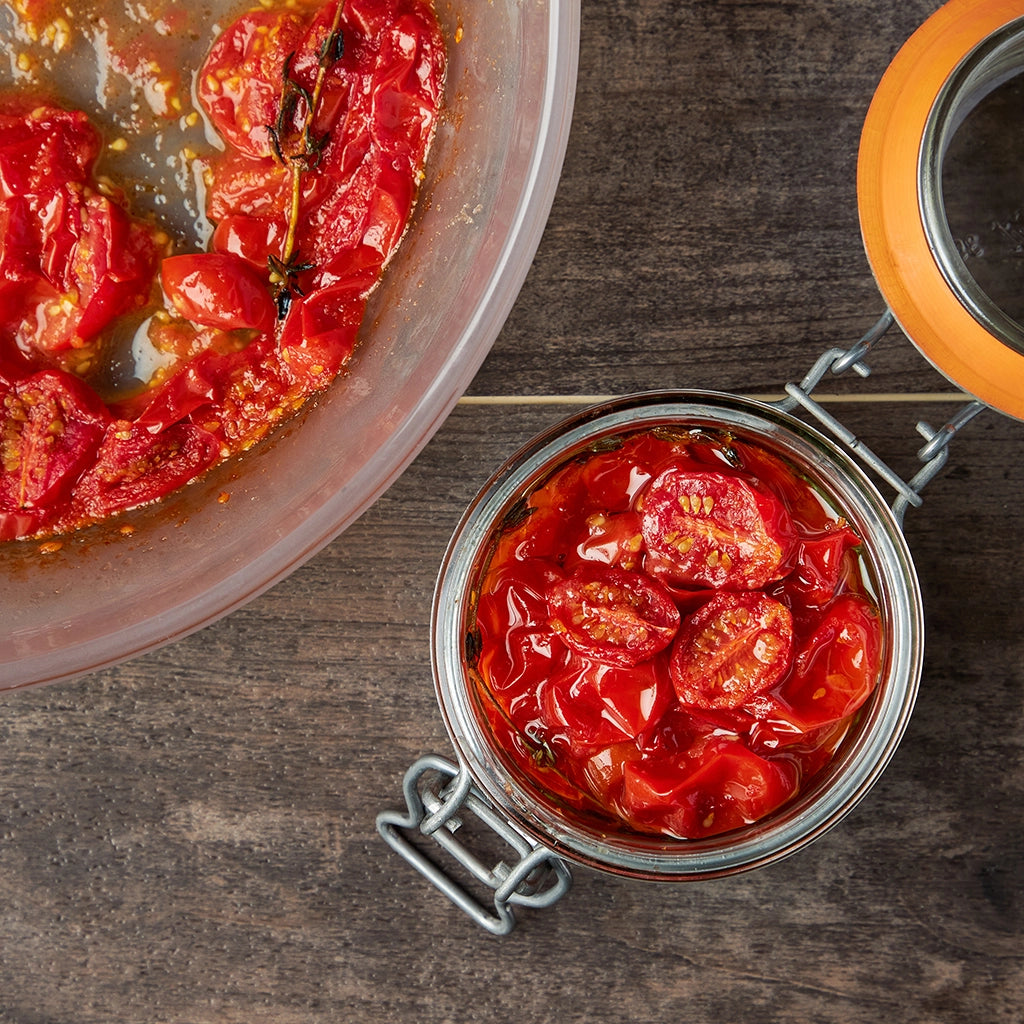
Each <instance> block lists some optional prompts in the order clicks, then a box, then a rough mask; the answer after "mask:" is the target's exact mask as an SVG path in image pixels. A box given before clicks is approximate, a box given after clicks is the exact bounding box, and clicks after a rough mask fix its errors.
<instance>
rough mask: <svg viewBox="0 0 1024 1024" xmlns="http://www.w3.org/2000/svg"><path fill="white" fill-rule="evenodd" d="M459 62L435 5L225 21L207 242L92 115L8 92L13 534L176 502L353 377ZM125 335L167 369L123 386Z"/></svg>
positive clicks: (3, 334) (5, 251) (6, 324)
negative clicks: (107, 157)
mask: <svg viewBox="0 0 1024 1024" xmlns="http://www.w3.org/2000/svg"><path fill="white" fill-rule="evenodd" d="M176 7H177V5H169V14H168V16H169V17H170V16H172V15H174V14H175V13H176V12H175V8H176ZM25 11H26V16H29V15H31V16H32V17H36V18H43V17H49V16H51V15H53V16H56V14H55V12H56V8H54V11H50V10H49V8H48V6H47V4H46V3H35V4H27V5H25ZM177 13H180V12H177ZM60 22H63V24H64V27H65V29H67V30H68V31H70V26H69V25H68V23H67V22H66V21H64V19H63V18H59V19H58V20H57V21H55V22H54V24H55V25H56V24H59V23H60ZM33 31H35V29H34V30H33ZM167 31H168V32H171V31H173V26H171V27H170V28H168V29H167ZM144 57H145V55H144V54H134V55H133V54H132V53H130V52H128V51H125V52H122V53H119V54H115V63H118V62H119V64H120V65H125V66H130V67H135V65H136V64H137V65H138V66H139V67H140V68H145V67H147V66H149V64H148V63H147V62H146V61H145V60H144ZM445 65H446V58H445V48H444V41H443V38H442V36H441V32H440V28H439V26H438V22H437V19H436V16H435V14H434V11H433V8H432V6H431V4H430V0H344V2H341V0H333V2H327V3H324V2H322V0H298V2H295V0H289V2H287V3H285V2H281V3H265V4H263V5H262V6H261V7H259V8H258V9H257V10H255V11H250V12H248V13H246V14H243V15H242V16H241V17H239V18H238V19H237V20H235V21H234V22H232V23H231V24H229V25H228V27H227V28H226V29H224V31H223V32H222V33H221V34H220V36H219V37H218V38H217V40H216V41H215V42H214V44H213V47H212V49H211V50H210V51H209V54H208V56H207V57H206V60H205V63H204V64H203V66H202V67H201V68H199V69H198V71H197V74H196V87H195V92H196V95H197V96H198V99H199V102H200V103H201V105H202V107H203V110H204V112H205V115H206V117H207V119H208V121H209V123H210V125H211V126H212V128H213V129H215V130H216V132H217V134H218V135H219V136H220V138H221V140H222V142H223V147H222V152H220V153H219V154H217V155H216V156H215V157H212V158H211V159H210V160H209V161H208V162H207V163H206V164H205V175H204V178H205V195H206V214H207V216H208V218H209V221H210V223H211V225H212V226H213V231H212V235H211V238H210V243H209V246H208V249H207V250H206V251H202V252H188V251H181V249H182V246H181V244H180V243H176V242H175V240H174V239H173V238H172V237H171V236H170V234H169V233H168V231H166V230H164V229H163V228H162V227H161V226H160V225H159V224H158V223H156V222H155V220H154V219H153V218H152V217H144V216H136V215H134V214H133V212H132V211H131V210H130V209H129V205H130V204H129V203H128V201H127V198H126V194H125V192H124V190H123V189H121V188H119V187H118V185H117V184H116V183H115V182H113V181H112V180H111V179H110V178H109V177H107V176H106V175H101V174H99V173H98V172H97V164H98V163H100V162H101V156H102V154H103V152H104V144H105V141H106V140H104V138H103V137H102V136H101V134H100V132H99V130H98V129H97V128H96V127H95V126H94V124H93V123H91V122H90V120H89V119H88V118H87V117H86V115H85V114H83V113H81V112H79V111H75V110H68V109H64V108H63V107H61V106H59V105H56V104H54V103H53V102H51V101H50V100H49V99H48V98H47V97H46V96H44V95H41V94H39V93H38V92H36V91H31V90H29V91H27V92H26V91H24V90H9V91H8V92H7V93H0V540H9V539H14V538H19V537H27V536H44V535H48V534H53V533H60V532H64V531H67V530H71V529H75V528H78V527H80V526H84V525H87V524H89V523H93V522H96V521H98V520H101V519H104V518H106V517H107V516H110V515H112V514H115V513H117V512H120V511H123V510H125V509H129V508H133V507H136V506H138V505H142V504H146V503H148V502H151V501H154V500H157V499H159V498H161V497H163V496H165V495H166V494H167V493H169V492H170V491H172V490H174V489H176V488H178V487H180V486H182V485H183V484H185V483H187V482H188V481H190V480H192V479H194V478H195V477H196V476H198V475H200V474H201V473H203V472H204V471H206V470H207V469H208V468H209V467H210V466H212V465H214V464H215V463H217V462H220V461H222V460H224V459H226V458H228V457H229V456H231V455H234V454H236V453H238V452H240V451H243V450H245V449H247V448H249V447H251V446H252V445H253V444H255V443H256V442H257V441H259V440H260V439H261V438H262V437H263V436H265V434H266V433H267V432H268V431H269V430H270V429H271V428H272V427H273V426H274V425H275V424H276V423H279V422H280V421H281V420H283V419H285V418H286V417H288V416H290V415H292V414H293V413H294V412H295V411H296V410H297V409H298V408H299V407H300V406H301V405H302V404H303V403H304V402H305V400H306V399H307V398H308V397H309V396H310V395H312V394H314V393H316V392H318V391H320V390H322V389H323V388H325V387H326V386H327V385H328V384H329V383H330V382H331V381H332V380H333V379H334V378H335V377H336V376H337V375H338V373H339V372H340V371H341V370H342V369H343V368H344V366H345V365H346V363H347V362H348V360H349V359H350V357H351V355H352V352H353V349H354V347H355V344H356V337H357V333H358V330H359V326H360V324H361V322H362V319H363V315H364V312H365V308H366V303H367V298H368V295H369V293H370V292H371V290H372V289H373V288H374V287H375V286H376V284H377V283H378V281H379V279H380V277H381V275H382V273H383V270H384V268H385V266H386V265H387V263H388V261H389V260H390V259H391V257H392V255H393V253H394V252H395V249H396V247H397V246H398V244H399V242H400V240H401V237H402V235H403V232H404V231H405V229H406V226H407V224H408V221H409V217H410V214H411V211H412V207H413V203H414V199H415V195H416V188H417V184H418V182H419V180H420V179H421V178H422V175H423V168H424V164H425V160H426V154H427V150H428V147H429V144H430V141H431V138H432V135H433V132H434V128H435V125H436V122H437V118H438V115H439V112H440V106H441V101H442V91H443V84H444V76H445ZM152 66H154V67H155V66H156V64H155V62H154V63H153V64H152ZM139 73H140V74H141V73H142V72H139ZM158 84H160V85H162V86H164V89H163V91H162V93H161V90H160V89H155V88H154V90H151V91H154V92H155V93H156V94H159V95H162V96H163V97H164V99H165V100H167V103H166V104H165V105H166V106H167V107H168V112H169V113H173V108H174V105H175V104H177V106H178V107H179V108H180V106H181V101H180V98H179V97H178V96H175V95H172V94H171V93H170V89H171V85H172V82H171V79H170V78H168V79H167V81H165V82H161V83H158ZM168 97H170V99H168ZM154 109H156V107H154ZM121 141H122V142H123V140H121ZM126 347H130V348H131V351H132V352H133V353H138V352H140V351H141V352H143V354H144V358H143V357H140V356H136V360H137V362H139V363H145V364H147V365H149V366H150V367H151V369H150V370H149V371H148V372H147V373H145V374H143V376H142V379H139V380H135V379H134V378H133V382H132V386H130V387H125V386H123V385H122V386H111V384H110V379H111V376H112V374H113V368H114V367H116V365H117V362H118V359H119V358H120V357H121V354H122V352H123V350H124V349H125V348H126Z"/></svg>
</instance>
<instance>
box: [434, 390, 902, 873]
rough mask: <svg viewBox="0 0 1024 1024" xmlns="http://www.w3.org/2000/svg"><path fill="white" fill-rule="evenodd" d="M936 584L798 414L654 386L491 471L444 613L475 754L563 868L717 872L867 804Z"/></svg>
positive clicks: (480, 768) (475, 764)
mask: <svg viewBox="0 0 1024 1024" xmlns="http://www.w3.org/2000/svg"><path fill="white" fill-rule="evenodd" d="M920 657H921V613H920V598H919V594H918V589H917V580H916V575H915V572H914V569H913V565H912V562H911V560H910V556H909V552H908V551H907V548H906V544H905V542H904V540H903V536H902V533H901V532H900V530H899V527H898V524H897V523H896V521H895V519H894V517H893V515H892V513H891V512H890V510H889V509H888V507H887V506H886V505H885V503H884V501H883V499H882V498H881V497H880V496H879V495H878V492H877V491H876V490H875V488H874V486H873V484H871V482H870V481H869V480H868V479H867V477H866V476H865V475H864V474H863V471H862V470H861V469H860V467H859V466H858V465H856V464H855V463H854V462H853V461H852V459H851V458H850V457H849V456H848V455H846V454H845V453H843V452H842V451H841V450H839V449H838V448H836V447H835V446H834V445H833V444H832V443H831V442H830V441H828V440H827V439H826V438H824V437H823V436H822V435H820V434H819V433H818V432H817V431H815V430H813V429H812V428H809V427H808V426H807V425H806V424H804V423H802V422H801V421H798V420H795V419H793V418H792V417H790V416H789V415H788V414H787V413H785V412H783V411H781V410H779V409H777V408H774V407H771V406H768V405H765V404H762V403H756V402H747V401H746V400H744V399H740V398H736V397H734V396H726V395H716V394H711V393H698V392H684V393H654V394H647V395H643V396H636V397H632V398H626V399H622V400H619V401H617V402H614V403H610V404H609V405H606V406H601V407H598V408H597V409H591V410H588V411H587V412H586V413H583V414H581V415H579V416H578V417H576V418H574V419H571V420H569V421H567V422H565V423H563V424H560V425H559V426H557V427H555V428H554V429H553V430H551V431H550V432H548V433H547V434H544V435H542V436H540V437H539V438H537V439H536V440H535V441H533V442H532V443H530V444H529V445H528V446H527V447H526V448H525V449H523V450H522V451H521V452H520V453H518V454H517V455H516V456H514V457H513V458H512V459H511V460H510V461H509V462H508V463H507V464H506V465H505V466H504V467H502V469H501V470H499V472H498V473H497V474H496V475H495V476H494V477H493V478H492V480H491V482H490V483H489V484H488V485H487V486H486V487H485V489H484V491H483V492H482V493H481V494H480V496H479V497H478V498H477V500H476V501H475V502H474V504H473V505H472V506H471V507H470V509H469V510H468V512H467V513H466V516H465V517H464V519H463V522H462V524H461V525H460V527H459V529H458V530H457V531H456V534H455V536H454V538H453V541H452V544H451V547H450V549H449V552H448V555H447V557H446V559H445V562H444V564H443V566H442V570H441V576H440V579H439V582H438V589H437V594H436V598H435V607H434V662H435V678H436V682H437V688H438V696H439V701H440V704H441V707H442V711H443V713H444V715H445V719H446V723H447V725H448V729H449V732H450V734H451V736H452V739H453V742H454V743H455V746H456V749H457V751H458V753H459V756H460V760H462V762H463V763H464V764H465V765H466V766H468V769H469V771H470V773H471V774H472V776H473V779H474V781H475V782H476V783H477V784H478V786H479V787H480V788H481V789H482V790H483V791H484V792H485V794H486V796H487V797H488V798H489V799H490V800H491V801H492V802H493V803H494V804H496V805H497V806H498V808H499V809H500V810H501V811H503V812H504V813H505V814H506V815H508V816H509V818H510V820H512V821H513V822H514V823H515V824H516V826H517V827H519V828H520V829H522V830H523V831H525V832H526V833H527V834H528V835H530V836H531V837H532V838H534V839H535V840H536V841H538V842H539V843H541V844H544V845H546V846H548V847H550V848H553V849H554V850H556V851H557V852H558V854H559V855H565V856H567V857H568V858H569V859H575V860H578V861H581V862H583V863H587V864H590V865H593V866H597V867H600V868H604V869H608V870H612V871H616V872H621V873H626V874H631V875H637V876H641V877H673V876H674V877H695V876H696V877H707V876H711V875H716V874H722V873H728V872H730V871H734V870H740V869H742V868H747V867H752V866H756V865H757V864H761V863H764V862H766V861H769V860H772V859H775V858H776V857H779V856H783V855H785V854H787V853H790V852H793V851H794V850H795V849H798V848H799V847H801V846H802V845H804V843H806V842H809V841H810V840H812V839H813V838H815V837H816V836H817V835H819V834H820V833H821V832H822V831H824V830H825V829H826V828H828V827H829V826H831V825H832V824H834V823H835V822H836V821H838V820H839V818H841V817H842V816H843V815H844V814H845V813H846V812H847V811H848V810H849V809H850V808H851V807H852V806H853V805H854V804H855V803H856V802H857V801H858V800H859V798H860V797H861V796H862V795H863V793H864V792H865V791H866V790H867V788H869V787H870V785H871V784H872V782H873V781H874V779H875V778H877V776H878V774H879V773H880V772H881V770H882V768H883V767H884V765H885V764H886V763H887V761H888V759H889V757H890V756H891V754H892V752H893V750H894V749H895V747H896V745H897V743H898V741H899V738H900V736H901V735H902V732H903V729H904V727H905V724H906V721H907V719H908V717H909V714H910V710H911V708H912V705H913V701H914V696H915V694H916V688H917V681H918V676H919V673H920Z"/></svg>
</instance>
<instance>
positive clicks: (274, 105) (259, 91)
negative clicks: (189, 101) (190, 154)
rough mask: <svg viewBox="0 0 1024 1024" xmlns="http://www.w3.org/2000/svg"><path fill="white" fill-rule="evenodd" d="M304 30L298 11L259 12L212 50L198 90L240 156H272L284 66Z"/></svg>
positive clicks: (212, 118) (226, 34)
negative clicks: (274, 128) (272, 135)
mask: <svg viewBox="0 0 1024 1024" xmlns="http://www.w3.org/2000/svg"><path fill="white" fill-rule="evenodd" d="M306 31H307V23H306V19H305V18H303V17H302V16H301V15H299V14H297V13H295V12H294V11H290V10H282V9H280V8H278V9H265V10H255V11H250V12H249V13H248V14H244V15H243V16H242V17H240V18H239V19H238V20H237V21H234V22H232V24H231V25H230V26H229V27H228V28H227V29H226V30H225V31H224V32H222V33H221V35H220V36H219V37H218V39H217V41H216V43H214V45H213V48H212V49H211V50H210V54H209V56H208V57H207V59H206V63H205V64H204V65H203V68H202V70H201V71H200V73H199V77H198V78H197V80H196V92H197V94H198V96H199V99H200V100H201V101H202V103H203V106H205V107H206V110H207V113H208V114H209V116H210V121H211V123H212V124H213V126H214V128H216V129H217V131H218V132H219V133H220V134H221V135H222V136H223V138H224V139H225V140H226V141H227V142H228V143H230V144H231V146H233V147H234V149H235V150H237V151H238V152H239V153H243V154H245V155H247V156H255V157H266V156H270V155H271V154H272V153H273V143H272V140H271V133H270V130H271V129H272V128H273V127H274V126H275V125H276V124H277V120H278V114H279V112H280V107H281V87H282V81H283V74H282V72H283V69H284V64H285V61H286V60H287V59H288V56H289V54H292V53H294V52H295V51H296V49H297V48H298V47H299V45H300V44H301V42H302V40H303V39H304V38H305V36H306Z"/></svg>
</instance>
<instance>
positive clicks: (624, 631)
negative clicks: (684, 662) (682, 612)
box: [547, 562, 679, 667]
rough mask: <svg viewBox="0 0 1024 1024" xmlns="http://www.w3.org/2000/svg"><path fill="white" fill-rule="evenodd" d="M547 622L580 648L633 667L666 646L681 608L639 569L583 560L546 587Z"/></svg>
mask: <svg viewBox="0 0 1024 1024" xmlns="http://www.w3.org/2000/svg"><path fill="white" fill-rule="evenodd" d="M547 602H548V624H549V625H550V626H551V628H552V629H553V630H554V631H555V634H556V635H557V636H558V637H559V639H561V640H562V642H563V643H564V644H565V645H566V646H567V647H569V648H571V649H572V650H574V651H576V652H577V653H578V654H582V655H584V656H585V657H588V658H593V659H595V660H596V661H601V662H605V663H607V664H610V665H621V666H624V667H632V666H633V665H638V664H639V663H640V662H641V661H646V660H647V659H648V658H650V657H652V656H653V655H655V654H657V653H658V651H661V650H663V649H664V648H666V647H667V646H668V645H669V644H670V643H671V642H672V639H673V637H674V636H675V635H676V631H677V630H678V629H679V611H678V609H677V608H676V606H675V604H673V602H672V598H671V596H670V595H669V594H668V593H667V591H665V589H664V588H663V587H661V586H660V585H659V584H657V583H655V581H654V580H651V579H648V578H647V577H646V576H643V575H641V574H640V573H635V572H629V571H627V570H625V569H616V568H613V567H611V566H605V565H601V564H599V563H596V562H584V563H582V564H581V565H580V566H579V568H578V569H577V570H576V571H575V572H574V573H573V574H572V576H570V577H568V578H567V579H564V580H559V581H558V582H557V583H555V584H554V585H553V586H551V587H550V588H549V589H548V593H547Z"/></svg>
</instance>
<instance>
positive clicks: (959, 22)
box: [857, 0, 1024, 419]
mask: <svg viewBox="0 0 1024 1024" xmlns="http://www.w3.org/2000/svg"><path fill="white" fill-rule="evenodd" d="M1021 17H1024V0H951V2H950V3H947V4H946V5H945V6H943V7H941V8H940V9H939V10H938V11H936V13H935V14H933V15H932V16H931V18H929V19H928V20H927V21H926V22H925V23H924V24H923V25H922V26H921V27H920V28H919V29H918V30H917V32H915V33H914V35H913V36H911V38H910V39H909V40H908V41H907V43H906V44H905V45H904V46H903V48H902V49H901V50H900V51H899V53H898V54H897V55H896V57H895V59H894V60H893V62H892V64H891V65H890V66H889V68H888V70H887V71H886V73H885V75H884V76H883V78H882V81H881V83H880V84H879V86H878V89H877V91H876V92H875V95H874V98H873V99H872V102H871V106H870V108H869V110H868V114H867V118H866V120H865V122H864V129H863V134H862V136H861V144H860V154H859V158H858V166H857V202H858V208H859V212H860V222H861V233H862V235H863V239H864V247H865V250H866V252H867V256H868V261H869V262H870V264H871V269H872V271H873V273H874V275H875V279H876V281H877V283H878V287H879V289H880V291H881V292H882V296H883V298H884V299H885V301H886V303H887V304H888V306H889V309H890V310H891V312H892V314H893V316H894V317H895V318H896V321H897V322H898V323H899V325H900V327H901V328H902V329H903V331H904V333H905V334H906V335H907V336H908V337H909V338H910V340H911V341H912V342H913V343H914V344H915V345H916V346H917V348H918V349H919V350H920V351H921V352H922V353H923V354H924V356H925V357H926V358H927V359H928V360H929V361H930V362H931V363H932V364H933V365H934V366H935V367H936V368H937V369H938V370H939V371H940V372H941V373H943V374H944V375H945V376H946V377H948V378H949V379H950V380H952V381H953V382H954V383H955V384H957V385H958V386H959V387H961V388H962V389H963V390H965V391H967V392H969V393H970V394H972V395H974V396H975V397H976V398H979V399H981V400H982V401H983V402H985V403H986V404H987V405H991V406H993V407H994V408H997V409H999V410H1000V411H1002V412H1005V413H1007V414H1008V415H1010V416H1014V417H1016V418H1017V419H1024V353H1022V352H1020V351H1017V350H1015V349H1014V348H1013V347H1012V346H1010V345H1008V344H1006V343H1005V341H1003V340H1001V339H1000V338H999V337H998V336H997V334H996V333H994V332H993V331H992V330H991V329H989V328H988V327H986V326H985V325H983V324H982V323H981V322H979V320H978V318H977V317H976V316H975V315H974V314H972V312H970V310H969V309H968V308H967V307H966V306H965V304H964V303H963V302H962V301H961V299H960V298H959V297H958V295H957V293H956V292H955V291H954V289H953V288H952V287H951V285H950V283H949V281H948V280H947V277H946V276H945V275H944V274H943V272H942V269H941V267H940V266H939V263H938V262H937V260H936V256H935V252H934V250H933V247H932V245H931V244H930V243H929V237H928V234H927V231H926V227H925V222H924V219H923V215H922V194H921V187H922V186H921V181H922V171H921V167H922V146H923V141H924V138H925V135H926V132H928V130H929V119H930V117H931V116H932V112H933V109H934V108H935V106H936V101H937V99H938V98H939V96H940V94H941V93H942V92H943V88H944V86H945V85H946V83H947V82H948V81H949V80H950V78H951V76H952V75H953V73H954V72H955V71H956V70H957V69H958V68H959V67H960V66H961V64H962V63H963V62H964V60H965V58H967V57H968V55H969V54H971V53H972V52H974V51H975V50H976V49H977V48H978V47H979V46H980V45H981V44H982V43H983V42H985V41H986V40H987V39H989V38H990V37H991V36H993V35H995V34H996V33H998V32H1000V30H1002V29H1004V28H1006V26H1008V25H1010V23H1011V22H1013V21H1015V20H1017V19H1019V18H1021Z"/></svg>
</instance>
